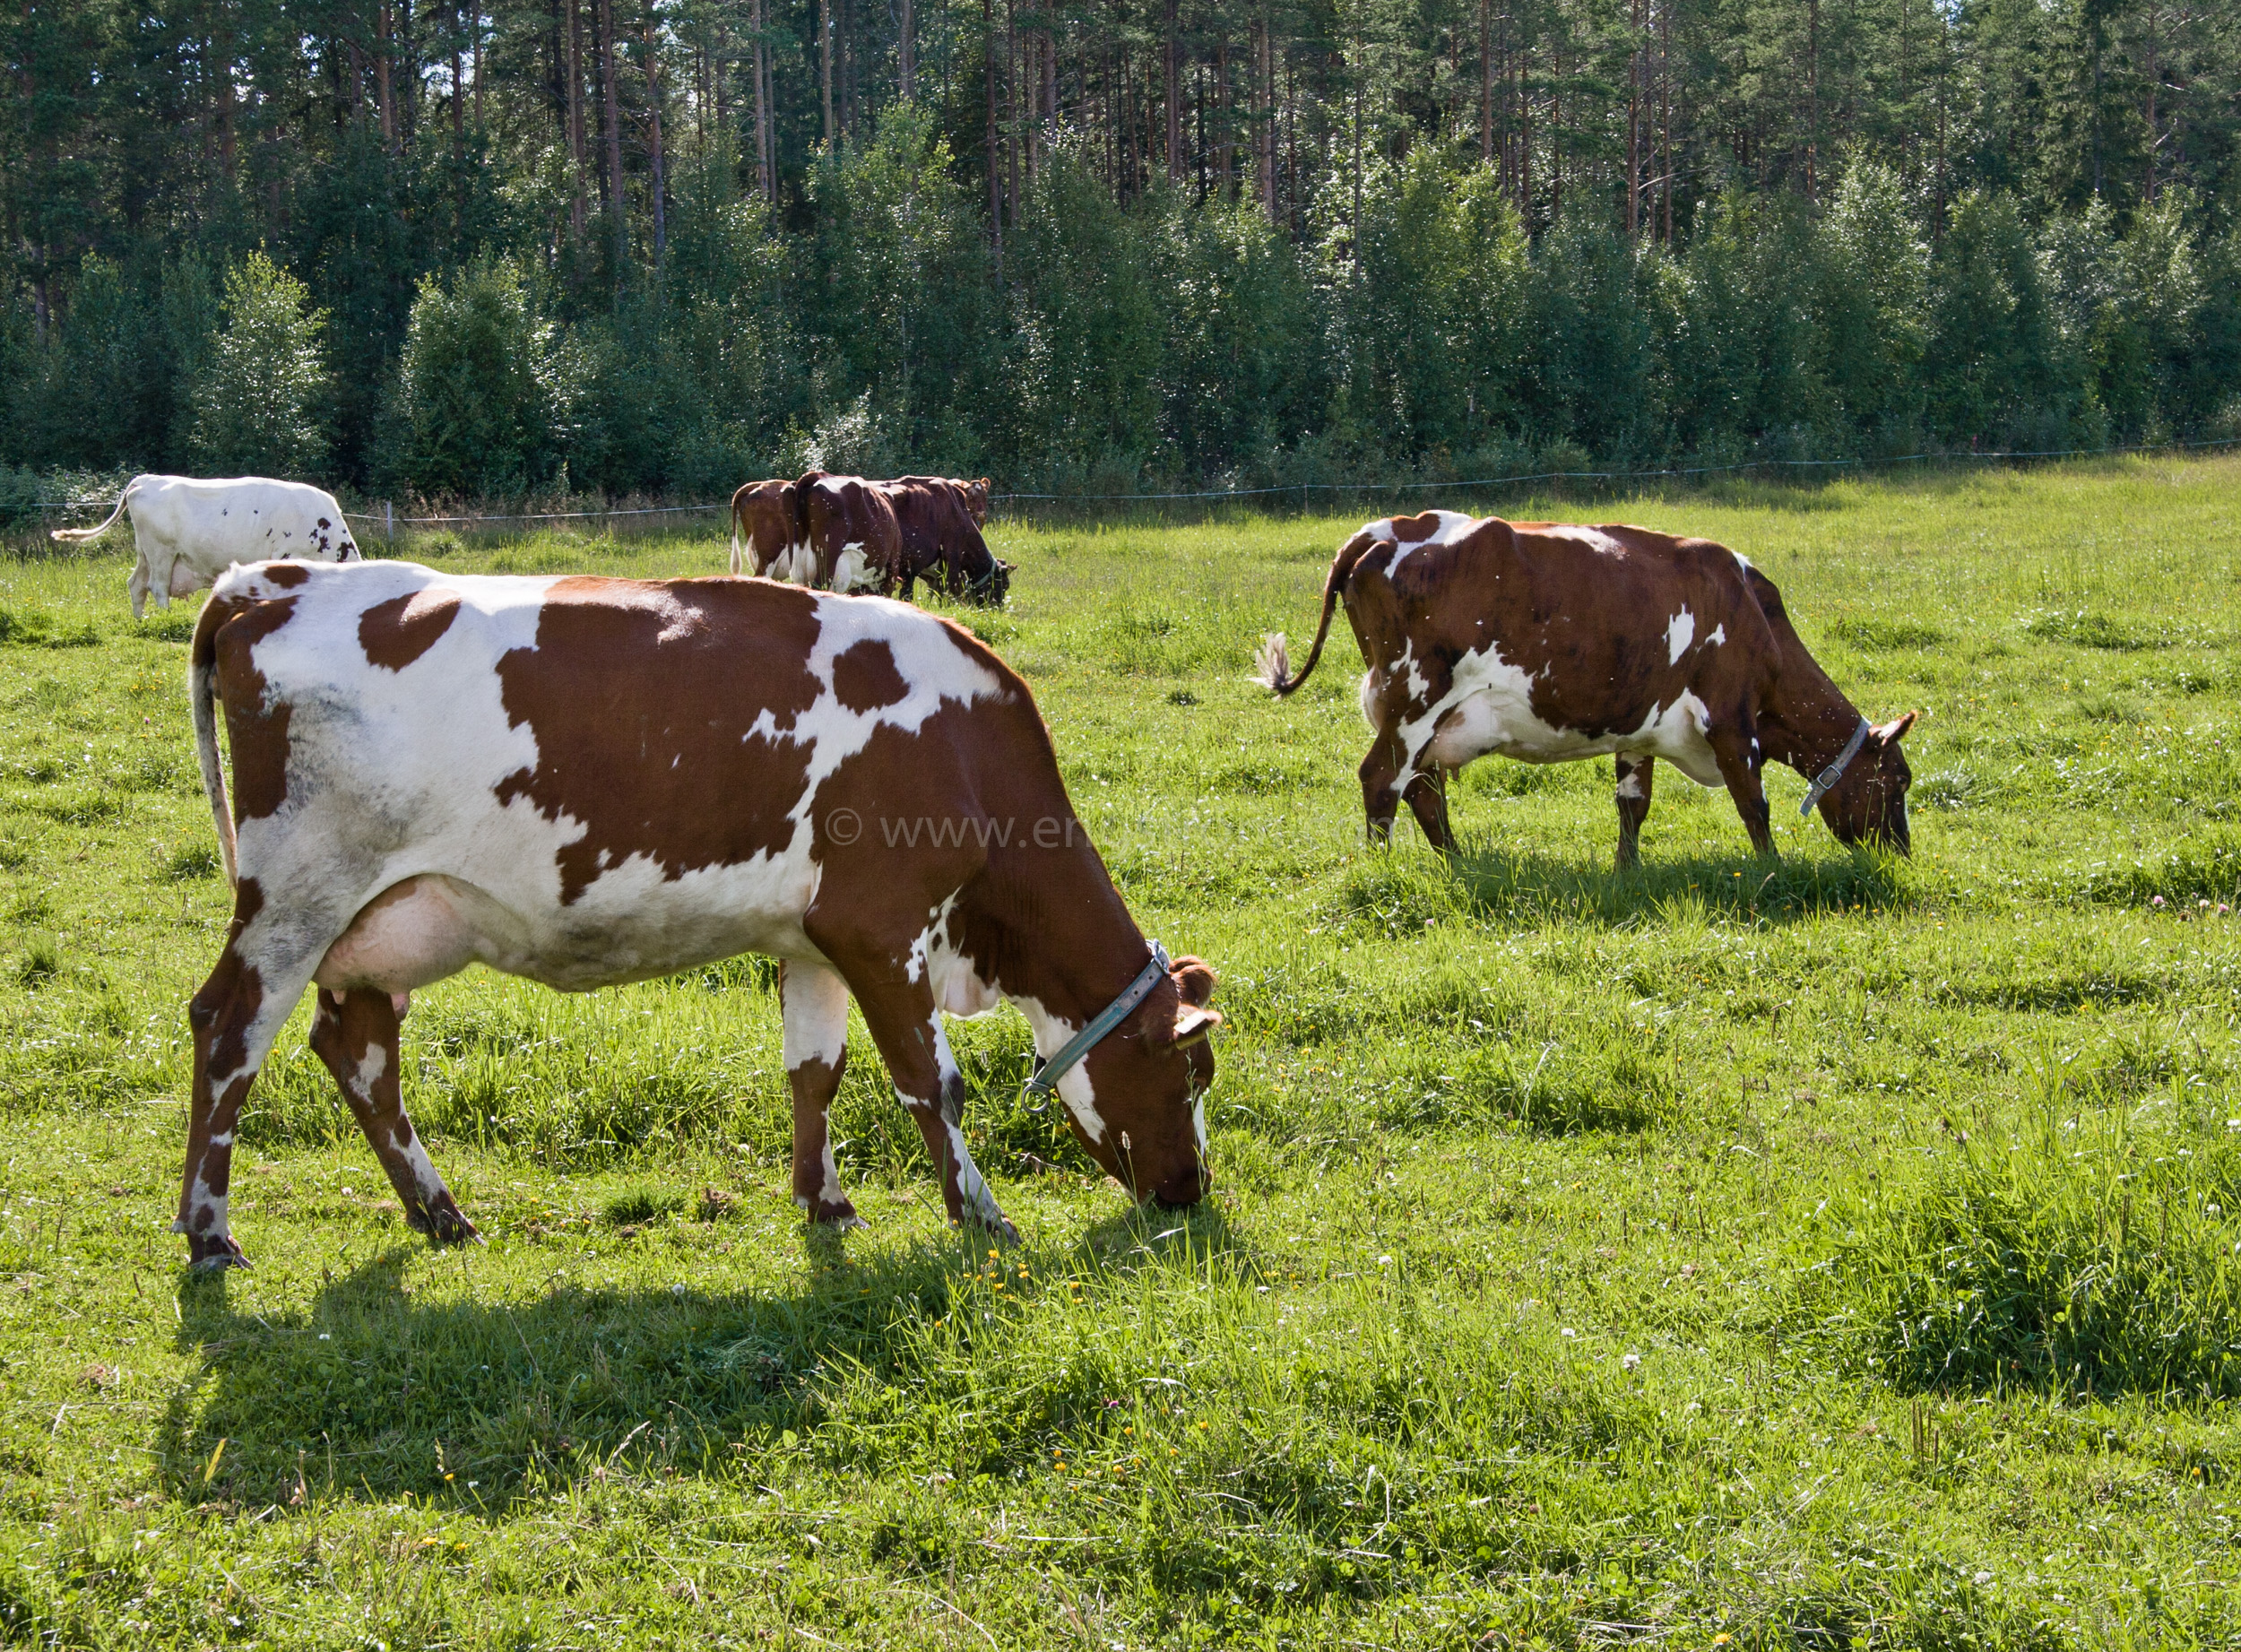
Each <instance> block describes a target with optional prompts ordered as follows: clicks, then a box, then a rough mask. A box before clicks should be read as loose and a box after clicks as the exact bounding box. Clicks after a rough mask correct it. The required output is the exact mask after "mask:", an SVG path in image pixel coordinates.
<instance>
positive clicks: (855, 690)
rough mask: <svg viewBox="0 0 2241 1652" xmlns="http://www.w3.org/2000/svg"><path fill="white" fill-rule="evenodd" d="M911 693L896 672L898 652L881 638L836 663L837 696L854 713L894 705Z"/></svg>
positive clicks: (856, 646)
mask: <svg viewBox="0 0 2241 1652" xmlns="http://www.w3.org/2000/svg"><path fill="white" fill-rule="evenodd" d="M910 691H911V686H910V685H909V684H908V683H906V682H904V680H903V673H902V672H900V671H898V670H896V669H895V650H893V649H892V648H890V647H888V646H887V644H886V643H885V642H883V641H881V640H880V639H879V638H878V637H876V636H868V637H866V638H864V640H863V641H862V642H861V643H858V644H854V645H853V646H852V647H850V648H849V649H848V650H846V651H845V652H844V653H842V654H840V655H839V656H838V657H837V658H836V659H835V660H834V662H833V693H834V695H835V697H836V698H838V699H839V701H840V703H841V704H842V705H845V706H846V707H847V708H848V709H849V710H850V711H852V712H856V713H858V714H861V713H864V712H871V711H878V709H879V708H880V707H881V706H882V705H894V704H896V702H897V701H898V700H901V699H902V698H904V696H906V695H908V694H909V693H910Z"/></svg>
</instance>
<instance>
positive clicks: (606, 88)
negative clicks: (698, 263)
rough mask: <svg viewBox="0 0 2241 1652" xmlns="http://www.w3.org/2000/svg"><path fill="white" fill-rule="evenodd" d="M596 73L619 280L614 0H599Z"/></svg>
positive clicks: (622, 254)
mask: <svg viewBox="0 0 2241 1652" xmlns="http://www.w3.org/2000/svg"><path fill="white" fill-rule="evenodd" d="M596 22H597V24H598V28H599V75H600V83H601V100H602V101H603V103H604V104H605V106H606V114H607V215H608V217H609V218H610V220H612V221H613V229H614V237H615V280H616V281H617V283H618V285H619V284H620V282H621V281H622V272H623V266H624V265H625V264H627V263H629V261H630V222H629V219H628V216H627V214H626V213H625V212H624V210H623V198H622V99H621V94H620V92H619V90H618V89H617V87H616V84H615V5H614V0H599V12H598V13H597V18H596Z"/></svg>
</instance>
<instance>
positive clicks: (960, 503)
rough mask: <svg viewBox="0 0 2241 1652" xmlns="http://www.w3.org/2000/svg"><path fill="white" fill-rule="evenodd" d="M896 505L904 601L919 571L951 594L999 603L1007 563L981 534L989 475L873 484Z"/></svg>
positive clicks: (1007, 586)
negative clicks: (899, 532) (976, 477)
mask: <svg viewBox="0 0 2241 1652" xmlns="http://www.w3.org/2000/svg"><path fill="white" fill-rule="evenodd" d="M874 485H875V486H876V487H878V489H879V491H880V492H881V493H883V494H885V495H886V496H887V502H888V503H889V504H890V505H892V506H894V507H895V518H896V523H897V524H898V525H899V526H900V528H901V530H902V536H903V556H902V570H901V571H902V586H903V596H904V599H905V600H906V601H907V600H908V599H909V598H910V596H911V594H912V590H913V585H914V584H915V582H916V581H917V580H918V579H919V577H920V576H921V575H923V576H924V577H925V579H926V582H927V583H928V584H931V585H933V586H935V587H936V588H937V589H938V590H940V591H943V592H947V593H948V594H949V595H951V596H956V597H964V598H966V599H968V600H969V601H974V602H981V603H985V604H987V605H988V606H990V607H991V608H1001V607H1002V606H1003V605H1004V599H1005V597H1006V596H1007V595H1008V593H1009V592H1010V590H1011V576H1012V565H1011V564H1010V563H1008V562H1005V561H1002V560H1000V559H999V558H997V556H996V555H995V553H994V552H992V551H991V550H990V549H989V548H988V541H986V540H984V539H982V537H981V525H982V523H985V522H986V521H987V520H988V480H987V478H985V477H983V478H982V479H981V480H978V481H971V482H965V481H958V480H956V479H954V478H952V477H947V476H898V477H896V479H895V480H893V481H888V482H878V483H876V484H874Z"/></svg>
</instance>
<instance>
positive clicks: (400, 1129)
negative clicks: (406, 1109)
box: [389, 1119, 445, 1206]
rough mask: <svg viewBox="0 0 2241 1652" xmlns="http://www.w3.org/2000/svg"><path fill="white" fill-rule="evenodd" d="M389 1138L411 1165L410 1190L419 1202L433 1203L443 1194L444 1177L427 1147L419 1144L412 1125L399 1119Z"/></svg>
mask: <svg viewBox="0 0 2241 1652" xmlns="http://www.w3.org/2000/svg"><path fill="white" fill-rule="evenodd" d="M389 1140H390V1143H391V1145H392V1146H394V1147H395V1148H396V1149H397V1151H398V1152H399V1153H401V1154H402V1155H404V1162H405V1163H407V1164H409V1165H411V1167H412V1190H413V1191H414V1192H416V1193H418V1194H419V1195H420V1203H421V1204H422V1205H424V1206H432V1205H434V1204H435V1203H436V1201H437V1199H439V1198H442V1197H443V1196H444V1192H445V1188H444V1179H443V1177H442V1176H440V1175H439V1174H437V1170H436V1162H435V1161H434V1160H433V1159H430V1158H429V1157H428V1149H427V1148H426V1147H423V1146H420V1137H418V1136H415V1135H414V1134H413V1133H412V1127H411V1125H409V1124H407V1123H405V1122H404V1121H403V1120H402V1119H400V1120H398V1121H397V1123H396V1126H395V1127H394V1129H392V1130H391V1132H390V1136H389Z"/></svg>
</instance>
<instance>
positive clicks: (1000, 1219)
mask: <svg viewBox="0 0 2241 1652" xmlns="http://www.w3.org/2000/svg"><path fill="white" fill-rule="evenodd" d="M947 1128H948V1131H949V1156H950V1158H951V1159H952V1160H953V1161H955V1162H956V1167H957V1197H958V1198H960V1199H962V1200H963V1201H964V1203H965V1208H966V1209H967V1210H969V1211H971V1212H972V1213H973V1215H976V1216H978V1217H979V1218H980V1219H981V1224H982V1226H984V1227H994V1228H1000V1227H1002V1226H1003V1225H1004V1213H1003V1211H1002V1210H1001V1209H999V1207H997V1203H996V1196H995V1195H994V1194H993V1193H991V1192H990V1191H989V1189H988V1182H987V1181H986V1180H985V1179H984V1178H983V1177H982V1174H981V1167H980V1166H979V1165H977V1164H975V1163H973V1155H972V1152H971V1150H970V1149H968V1148H967V1147H966V1146H965V1132H964V1131H963V1130H961V1129H958V1128H957V1127H956V1125H954V1124H950V1125H948V1126H947Z"/></svg>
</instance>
